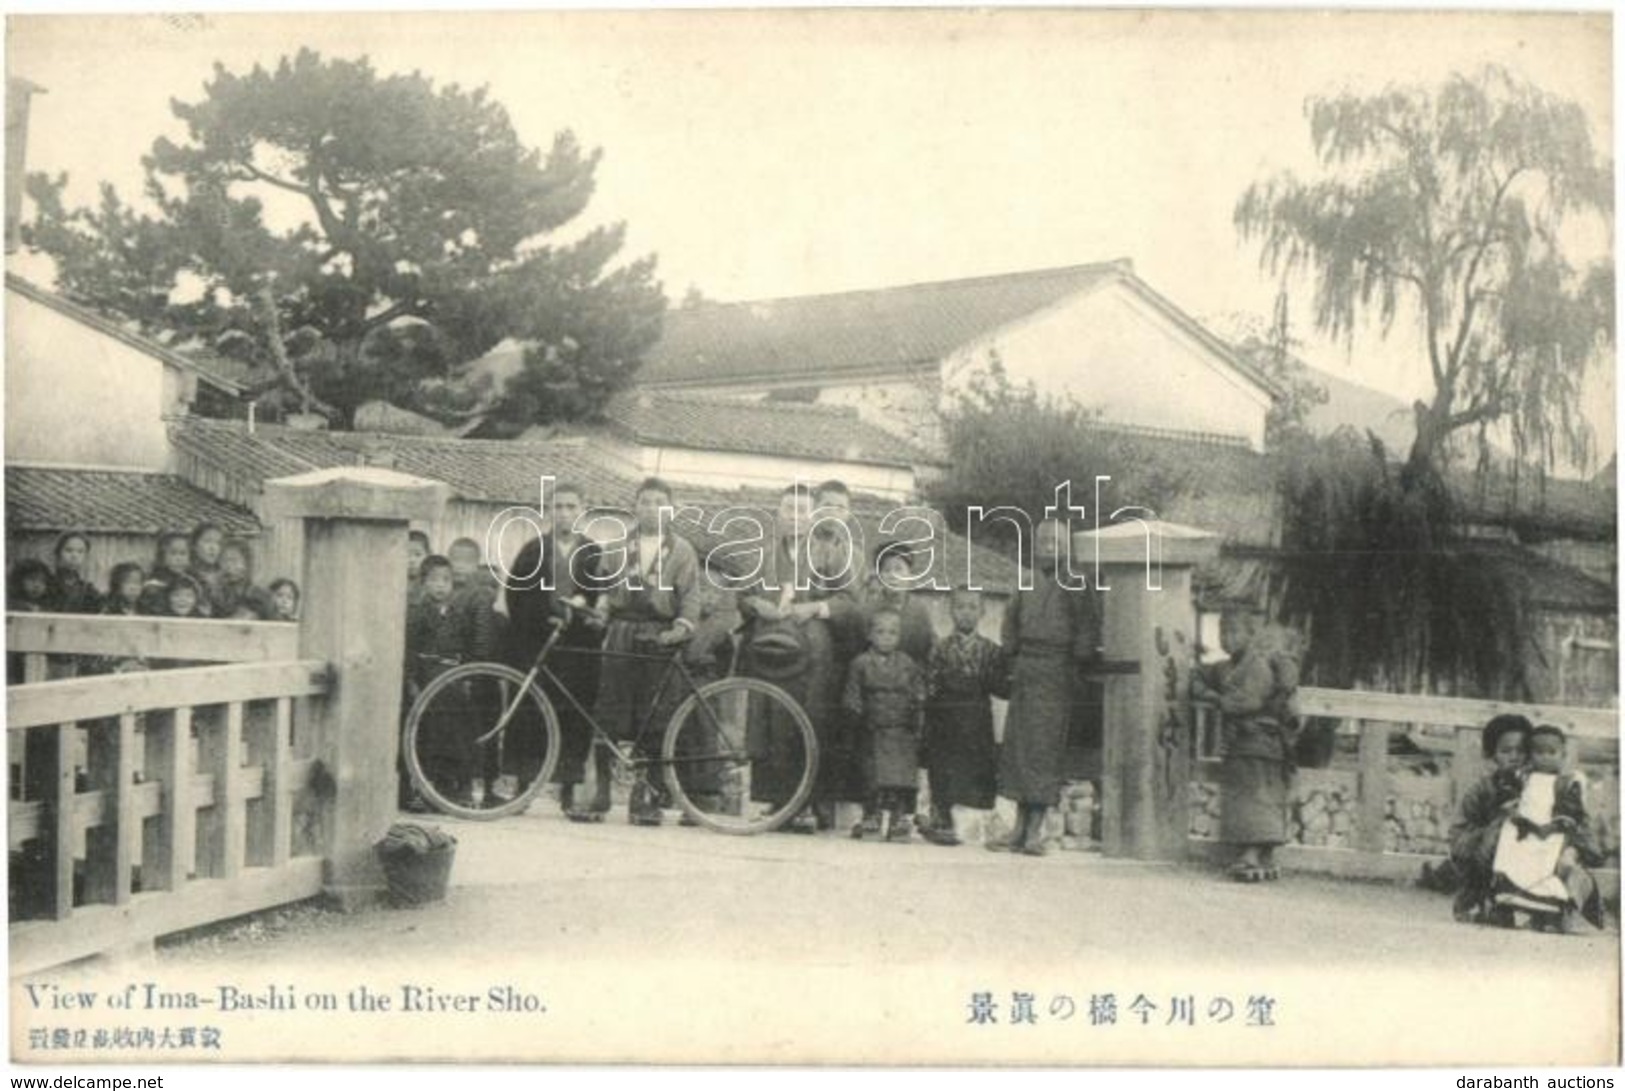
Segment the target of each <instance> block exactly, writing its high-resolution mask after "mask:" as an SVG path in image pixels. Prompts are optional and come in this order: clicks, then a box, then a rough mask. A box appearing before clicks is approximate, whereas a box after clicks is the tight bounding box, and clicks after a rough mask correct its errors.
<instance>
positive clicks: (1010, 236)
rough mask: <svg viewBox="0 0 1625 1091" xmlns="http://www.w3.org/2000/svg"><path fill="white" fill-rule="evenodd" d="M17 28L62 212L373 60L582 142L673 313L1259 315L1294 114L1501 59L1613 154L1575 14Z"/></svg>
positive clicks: (188, 20)
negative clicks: (1271, 191) (1003, 302)
mask: <svg viewBox="0 0 1625 1091" xmlns="http://www.w3.org/2000/svg"><path fill="white" fill-rule="evenodd" d="M8 30H9V33H8V42H7V46H8V62H9V65H10V71H11V72H12V73H14V74H16V75H21V76H26V77H27V78H29V79H31V80H33V81H35V82H36V83H39V84H41V85H43V86H44V87H45V88H46V89H47V91H48V93H47V94H46V95H44V96H42V97H40V98H38V99H36V100H35V106H34V124H33V131H32V133H31V135H30V146H29V161H30V166H31V168H33V169H41V170H50V171H53V172H54V171H61V170H65V171H67V172H68V173H69V174H70V176H71V178H72V179H73V183H74V190H73V195H74V196H75V197H77V198H80V199H89V198H91V197H92V196H93V194H94V185H95V183H96V182H98V181H100V180H102V179H107V180H111V181H113V182H115V183H116V184H118V185H119V187H120V188H121V189H123V190H125V191H127V192H128V193H130V194H131V195H134V193H135V192H136V189H137V187H138V186H139V182H140V177H141V176H140V171H139V166H138V161H139V159H140V156H141V155H142V154H143V153H144V152H145V151H146V150H147V148H148V147H149V146H150V144H151V142H152V140H153V138H154V137H155V136H156V135H158V134H159V133H160V132H169V133H172V134H176V133H177V130H176V125H175V122H174V121H173V118H172V116H171V115H170V113H169V107H168V103H169V100H170V98H171V97H179V98H181V99H183V100H191V99H196V98H198V97H201V94H202V89H203V83H204V81H205V80H206V79H207V78H208V76H209V74H210V71H211V68H212V65H213V64H214V62H215V61H221V62H223V63H224V64H225V65H226V66H227V67H228V68H229V69H232V70H234V71H241V70H246V69H247V68H249V67H251V66H252V65H253V64H254V63H256V62H258V63H263V64H267V65H270V64H274V63H275V62H276V60H277V59H278V58H279V57H281V56H282V55H284V54H286V53H289V52H292V51H294V50H296V49H298V48H299V47H300V46H307V45H308V46H311V47H313V48H316V49H318V50H320V51H321V52H323V53H326V54H330V55H335V56H346V57H349V56H357V55H360V54H366V55H368V56H370V57H371V58H372V60H373V63H374V64H375V66H376V67H378V68H379V69H380V70H381V71H384V72H394V71H402V70H411V69H419V70H421V71H423V72H424V73H426V74H428V75H430V76H432V77H434V78H435V79H437V80H439V81H445V82H456V83H460V84H463V85H465V86H475V85H480V84H486V85H489V87H490V88H491V91H492V94H493V95H494V96H495V97H496V98H497V99H498V100H499V101H501V102H502V103H504V104H505V105H506V106H507V107H508V109H509V110H510V112H511V113H512V115H513V118H514V122H515V125H516V126H517V128H518V130H519V132H520V134H521V136H522V137H523V138H525V139H526V140H527V141H529V142H531V143H534V144H537V145H542V146H545V145H546V144H547V143H548V142H549V141H550V139H551V136H552V134H553V132H554V131H555V130H557V129H561V128H570V129H573V130H574V131H575V132H576V133H577V135H578V136H579V137H580V138H581V139H582V141H583V142H584V143H586V144H587V145H589V146H599V147H602V148H603V149H604V152H605V156H604V162H603V165H602V167H601V170H600V174H599V188H598V192H597V196H596V197H595V199H594V201H593V203H592V205H591V206H590V207H589V210H588V213H587V219H589V220H591V221H594V222H598V221H609V220H624V221H625V222H626V223H627V224H628V225H629V229H630V235H629V247H628V254H629V255H635V254H643V253H648V252H654V253H656V254H658V255H659V259H660V271H661V276H662V279H663V280H664V282H665V284H666V288H667V292H668V295H670V296H671V297H672V298H673V299H676V298H680V297H681V295H682V294H683V292H684V291H685V290H686V289H687V288H689V287H690V286H691V285H692V286H697V287H699V288H700V289H701V290H702V291H704V292H705V294H706V295H707V296H710V297H712V298H715V299H746V298H759V297H770V296H782V295H795V294H801V293H809V292H823V291H836V290H841V289H846V288H859V287H873V286H882V285H890V284H904V283H911V282H916V281H923V280H939V279H948V278H953V277H961V276H972V275H978V274H986V273H999V272H1008V271H1012V270H1021V269H1036V268H1043V267H1048V266H1058V265H1071V264H1077V263H1081V262H1090V261H1100V260H1107V259H1113V258H1120V257H1127V258H1131V259H1133V261H1134V264H1135V268H1136V270H1137V271H1138V272H1139V273H1140V274H1141V275H1142V276H1143V277H1145V278H1146V280H1148V281H1149V282H1150V283H1151V284H1152V285H1153V286H1155V287H1156V288H1157V289H1158V290H1160V291H1162V292H1163V293H1164V294H1166V295H1168V296H1169V297H1171V298H1172V299H1173V300H1174V301H1175V302H1176V303H1178V304H1179V305H1180V306H1182V307H1184V308H1185V309H1186V310H1188V311H1190V312H1191V313H1193V314H1196V315H1198V316H1200V317H1214V316H1219V315H1223V314H1226V313H1230V312H1256V313H1259V314H1268V313H1269V310H1270V306H1271V303H1272V300H1273V297H1274V293H1275V289H1276V285H1275V283H1274V282H1273V281H1271V280H1269V279H1268V278H1266V277H1264V276H1263V275H1261V274H1260V273H1259V271H1258V268H1257V263H1256V260H1255V256H1254V255H1253V254H1252V253H1250V252H1248V251H1245V250H1243V249H1242V248H1241V247H1240V246H1239V245H1238V242H1237V239H1236V235H1235V232H1234V229H1233V228H1232V226H1231V218H1230V217H1231V209H1232V207H1233V205H1234V203H1235V199H1236V197H1237V195H1238V194H1239V193H1240V192H1241V191H1242V190H1243V189H1244V188H1245V187H1246V186H1247V184H1248V183H1249V182H1251V181H1253V180H1254V179H1256V178H1259V177H1261V176H1263V175H1265V174H1267V173H1270V172H1273V171H1275V170H1278V169H1282V168H1290V169H1295V170H1299V171H1303V170H1305V169H1311V168H1312V166H1313V163H1312V159H1311V156H1310V149H1309V144H1308V136H1307V126H1306V124H1305V121H1304V119H1303V113H1302V107H1303V101H1304V99H1305V97H1306V96H1308V95H1311V94H1315V93H1322V92H1327V91H1332V90H1336V89H1340V88H1343V87H1352V88H1356V89H1374V88H1377V87H1380V86H1382V85H1383V84H1385V83H1388V82H1392V81H1403V82H1423V83H1437V82H1438V81H1439V80H1440V79H1442V78H1443V77H1444V76H1446V75H1447V74H1449V73H1450V72H1451V71H1452V70H1469V69H1473V68H1476V67H1477V66H1479V65H1481V64H1483V63H1485V62H1490V61H1493V62H1498V63H1502V64H1506V65H1508V66H1510V67H1512V68H1514V69H1515V70H1517V71H1519V72H1521V73H1522V74H1524V75H1526V76H1528V77H1529V78H1531V79H1533V80H1535V81H1537V82H1538V83H1540V84H1542V85H1543V86H1545V87H1546V88H1548V89H1549V90H1552V91H1555V92H1558V93H1560V94H1563V95H1566V96H1569V97H1572V98H1575V99H1577V100H1578V101H1579V102H1581V104H1582V105H1583V106H1584V107H1585V109H1586V111H1587V113H1588V114H1589V116H1590V118H1591V120H1592V123H1593V126H1594V135H1595V137H1596V139H1597V141H1598V142H1599V144H1601V145H1602V146H1611V145H1612V143H1613V110H1612V98H1611V96H1612V87H1611V27H1610V25H1609V22H1608V20H1607V17H1606V16H1601V15H1595V14H1593V15H1589V16H1572V15H1541V16H1528V15H1522V16H1520V15H1512V14H1483V13H1465V12H1457V13H1446V14H1441V15H1432V14H1421V13H1401V12H1386V13H1373V14H1355V13H1332V14H1302V13H1292V12H1284V11H1257V12H1252V13H1245V14H1229V13H1225V14H1220V13H1213V12H1199V11H1197V12H1192V11H1186V12H1170V13H1156V14H1153V13H1107V12H1081V11H1073V12H1041V11H1024V10H1004V11H999V12H991V13H990V12H971V11H961V12H949V13H942V12H921V11H912V12H908V11H905V12H859V11H851V10H848V11H837V12H830V11H819V12H789V11H765V12H763V11H757V12H743V13H728V14H715V13H701V12H680V11H666V12H642V13H633V14H613V13H597V12H568V13H558V12H555V13H544V14H528V13H517V12H503V13H495V14H487V15H462V16H455V17H451V16H443V15H432V14H428V13H417V14H388V15H385V14H376V13H374V14H364V15H351V16H333V15H303V16H297V17H293V16H270V15H232V14H211V15H204V16H170V17H139V16H115V17H95V16H78V17H40V16H22V17H16V16H14V17H13V18H12V19H11V20H10V21H9V27H8ZM177 135H178V134H177ZM1596 245H1597V246H1599V247H1601V246H1605V245H1606V242H1605V241H1599V242H1598V243H1597V244H1596ZM1297 313H1298V314H1299V315H1300V316H1301V317H1302V319H1303V320H1305V321H1307V316H1308V299H1307V297H1306V296H1305V297H1304V298H1303V299H1302V301H1301V303H1300V304H1299V306H1298V307H1297ZM1300 334H1301V335H1303V336H1305V337H1306V338H1308V339H1309V341H1310V343H1309V345H1308V347H1307V349H1306V351H1305V355H1306V356H1307V357H1308V358H1309V359H1310V360H1311V362H1313V363H1316V364H1317V365H1319V366H1321V367H1324V368H1326V369H1327V370H1331V371H1334V372H1336V373H1337V374H1339V375H1342V376H1344V377H1346V378H1350V379H1354V380H1356V381H1361V382H1365V383H1367V384H1368V385H1372V386H1376V387H1379V388H1382V389H1386V390H1389V391H1392V392H1395V393H1399V394H1403V395H1416V394H1420V393H1425V389H1426V387H1425V384H1426V380H1425V368H1423V367H1422V366H1421V365H1420V364H1419V362H1418V361H1417V359H1416V357H1415V355H1414V351H1413V346H1414V342H1412V341H1410V339H1409V337H1408V336H1407V334H1406V333H1405V332H1404V331H1401V333H1400V334H1399V335H1398V337H1397V339H1396V340H1393V341H1390V342H1389V343H1388V344H1386V345H1385V344H1382V343H1379V342H1378V341H1376V339H1375V338H1372V339H1371V340H1369V341H1366V340H1364V339H1362V341H1360V342H1358V343H1357V344H1356V345H1355V347H1354V350H1353V352H1352V353H1351V352H1350V351H1349V348H1348V346H1347V345H1341V344H1339V345H1333V344H1328V343H1326V342H1324V341H1322V340H1320V339H1317V338H1313V337H1312V333H1311V331H1309V330H1307V329H1303V330H1300ZM1606 393H1607V397H1608V401H1609V403H1611V402H1612V388H1611V386H1609V387H1608V388H1607V391H1606ZM1610 408H1611V404H1610ZM1606 416H1607V419H1606V421H1604V423H1605V426H1606V427H1607V428H1608V430H1610V431H1611V428H1612V425H1611V413H1610V414H1608V415H1606ZM1606 446H1607V448H1608V449H1612V442H1611V439H1610V440H1609V441H1608V442H1607V444H1606Z"/></svg>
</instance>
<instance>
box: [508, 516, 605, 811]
mask: <svg viewBox="0 0 1625 1091" xmlns="http://www.w3.org/2000/svg"><path fill="white" fill-rule="evenodd" d="M598 563H599V558H598V546H597V544H596V543H595V542H593V541H592V540H591V539H589V538H583V537H578V538H576V540H575V541H574V542H573V543H572V544H571V547H570V552H569V553H568V555H567V556H566V557H565V558H564V560H563V563H560V555H559V541H558V538H557V536H556V535H553V534H548V535H545V536H543V537H540V538H533V539H531V540H530V541H529V542H527V543H526V544H525V546H524V548H522V549H521V550H520V551H519V555H518V556H517V557H515V558H514V562H513V565H512V566H511V568H510V572H511V575H510V576H509V579H508V630H507V634H506V639H505V640H504V642H503V643H504V648H503V653H502V657H503V659H504V661H506V662H507V663H508V664H509V665H510V666H512V667H513V668H514V669H516V670H519V671H529V670H530V668H531V665H532V664H533V663H534V662H535V661H536V656H537V655H539V654H540V653H541V650H542V645H544V644H545V643H546V642H547V638H548V636H549V635H550V634H551V632H552V628H551V627H550V625H549V621H550V620H551V619H552V618H555V617H559V618H562V617H563V616H564V615H565V613H566V609H565V607H564V603H565V601H566V600H567V599H571V598H574V597H575V596H577V595H580V596H581V597H582V598H584V599H585V600H586V601H587V604H588V605H589V606H593V605H595V604H596V603H597V601H598V592H597V590H596V589H594V588H592V587H590V586H589V585H590V583H591V581H590V580H589V579H588V578H587V577H588V575H589V574H590V573H592V572H594V571H596V570H597V568H598ZM602 642H603V630H602V629H596V628H594V627H593V626H591V625H589V624H588V623H587V620H586V618H585V617H584V616H581V615H579V614H577V615H572V616H571V620H570V622H569V624H568V625H566V626H565V627H564V631H563V632H562V633H560V634H559V639H558V642H557V643H556V644H554V646H553V650H552V651H551V652H549V653H548V657H547V669H548V671H549V672H550V673H552V675H553V676H554V677H555V678H557V679H558V682H559V684H558V685H555V684H554V683H552V682H550V681H547V680H545V679H544V680H543V681H542V689H543V691H544V692H546V694H547V696H548V699H549V700H550V701H551V702H552V703H553V709H554V711H555V712H557V713H558V717H559V736H560V737H559V759H558V764H557V765H555V766H554V768H553V780H554V782H555V783H558V784H580V783H581V782H582V780H583V779H584V777H585V774H586V761H587V755H588V753H589V752H590V751H591V749H592V727H591V726H590V725H589V724H588V723H587V719H586V716H585V714H584V711H583V710H586V709H591V708H592V707H593V704H594V702H595V701H596V700H597V699H598V664H599V659H598V656H597V654H596V653H597V650H598V646H599V644H601V643H602ZM566 692H568V694H569V696H566V695H565V694H566ZM572 698H573V700H572ZM528 736H529V737H539V736H535V735H534V733H528ZM522 737H524V736H522ZM539 757H540V755H533V754H528V753H525V752H524V749H523V748H521V752H520V753H519V754H517V755H516V758H517V760H518V761H519V762H520V763H527V762H529V761H532V760H537V759H538V758H539ZM522 768H523V765H521V769H522ZM521 775H522V773H521Z"/></svg>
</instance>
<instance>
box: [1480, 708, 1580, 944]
mask: <svg viewBox="0 0 1625 1091" xmlns="http://www.w3.org/2000/svg"><path fill="white" fill-rule="evenodd" d="M1567 751H1568V744H1567V740H1566V739H1565V738H1564V735H1563V730H1562V728H1559V727H1554V726H1553V725H1551V724H1542V725H1541V726H1539V727H1537V728H1535V729H1534V730H1533V731H1531V732H1530V733H1529V769H1528V772H1527V773H1525V774H1524V777H1523V787H1522V789H1521V790H1520V791H1519V793H1518V797H1517V799H1516V801H1515V802H1513V803H1511V804H1509V805H1507V806H1506V807H1505V810H1506V812H1507V818H1506V821H1505V822H1503V823H1502V824H1501V832H1500V836H1499V837H1498V839H1497V842H1496V846H1495V877H1494V880H1493V884H1494V885H1493V890H1494V894H1495V905H1496V907H1497V909H1498V910H1502V911H1507V910H1510V911H1511V914H1512V917H1511V920H1510V922H1509V923H1511V924H1512V926H1513V927H1524V926H1533V927H1536V928H1539V929H1542V930H1549V931H1562V932H1568V933H1574V932H1579V931H1581V928H1580V919H1581V918H1582V917H1583V918H1584V919H1585V920H1587V921H1589V922H1590V923H1591V924H1592V925H1594V926H1595V927H1598V928H1601V927H1602V926H1603V912H1602V898H1601V896H1600V894H1599V893H1598V890H1597V883H1596V880H1595V879H1593V878H1592V876H1591V873H1590V872H1589V871H1587V870H1586V866H1587V865H1590V866H1593V867H1594V866H1596V865H1597V864H1600V863H1601V862H1602V854H1601V853H1600V852H1599V851H1598V849H1597V842H1596V836H1595V833H1594V831H1593V830H1592V826H1591V821H1590V818H1589V816H1588V815H1587V813H1586V804H1585V781H1584V780H1583V779H1581V777H1580V776H1579V775H1578V774H1575V773H1568V772H1564V771H1563V765H1564V762H1565V759H1566V758H1567V756H1568V752H1567Z"/></svg>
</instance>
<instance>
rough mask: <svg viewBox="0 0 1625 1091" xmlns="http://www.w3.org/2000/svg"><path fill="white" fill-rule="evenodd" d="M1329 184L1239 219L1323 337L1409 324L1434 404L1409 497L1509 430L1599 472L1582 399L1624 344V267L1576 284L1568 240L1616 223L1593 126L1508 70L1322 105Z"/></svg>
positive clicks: (1268, 193)
mask: <svg viewBox="0 0 1625 1091" xmlns="http://www.w3.org/2000/svg"><path fill="white" fill-rule="evenodd" d="M1306 113H1307V115H1308V119H1309V132H1310V136H1311V138H1312V140H1313V142H1314V148H1315V153H1316V156H1317V158H1318V159H1319V161H1320V165H1321V168H1322V177H1319V178H1316V179H1313V180H1304V179H1300V178H1297V177H1294V176H1292V175H1283V176H1280V177H1276V178H1272V179H1269V180H1267V181H1263V182H1259V183H1257V184H1255V185H1253V186H1251V187H1250V188H1249V189H1248V190H1247V191H1246V192H1245V193H1244V194H1243V195H1242V197H1241V199H1240V201H1239V202H1238V203H1237V204H1236V209H1235V223H1236V227H1237V229H1238V230H1239V232H1240V234H1241V237H1242V239H1243V240H1244V241H1246V242H1249V243H1254V244H1257V246H1258V248H1259V251H1260V255H1261V258H1262V263H1263V265H1264V267H1265V268H1266V269H1267V270H1269V271H1270V272H1271V273H1274V274H1277V275H1281V276H1286V277H1296V276H1306V277H1308V278H1309V279H1310V280H1311V281H1312V282H1313V285H1314V320H1315V324H1316V326H1317V327H1318V328H1319V329H1320V330H1321V331H1322V332H1324V333H1327V334H1330V335H1332V336H1342V335H1348V334H1351V333H1352V332H1353V331H1354V329H1355V328H1356V326H1357V325H1359V324H1360V323H1362V322H1364V321H1367V320H1370V319H1375V320H1376V321H1377V322H1378V323H1379V324H1380V327H1381V329H1382V330H1383V332H1384V333H1387V332H1389V331H1390V330H1391V329H1392V328H1393V326H1394V324H1395V322H1396V321H1397V320H1399V319H1400V318H1401V317H1404V318H1407V319H1413V320H1415V323H1416V328H1417V329H1418V330H1419V331H1420V333H1421V358H1420V359H1419V360H1418V361H1417V363H1418V365H1419V366H1420V367H1422V368H1425V369H1426V373H1427V374H1428V376H1429V377H1430V378H1431V380H1432V394H1431V396H1430V397H1429V398H1427V399H1425V400H1418V401H1417V402H1416V403H1415V405H1414V407H1413V410H1414V414H1415V421H1416V437H1415V441H1414V442H1413V443H1412V445H1411V450H1410V452H1409V455H1408V457H1407V459H1406V463H1405V473H1406V477H1407V480H1408V481H1415V480H1417V479H1419V478H1421V477H1425V476H1428V475H1430V474H1433V473H1436V472H1437V471H1438V470H1439V469H1440V468H1441V466H1442V464H1443V462H1444V461H1446V459H1447V455H1448V446H1449V443H1450V440H1451V438H1452V437H1453V436H1454V435H1455V434H1457V433H1459V432H1461V431H1462V430H1464V429H1475V428H1476V429H1479V430H1480V431H1482V430H1484V429H1487V428H1489V427H1490V426H1492V425H1494V424H1495V423H1496V422H1501V421H1505V422H1506V423H1507V424H1509V425H1510V428H1511V433H1512V436H1513V438H1514V440H1515V443H1516V448H1517V454H1518V455H1519V456H1521V457H1524V458H1532V459H1534V460H1535V461H1537V462H1540V463H1542V464H1544V465H1545V466H1547V467H1548V468H1549V467H1550V466H1551V465H1552V464H1553V463H1554V462H1555V461H1556V460H1557V459H1558V458H1559V457H1562V458H1567V459H1570V460H1572V461H1575V462H1584V461H1585V460H1586V459H1587V458H1588V457H1589V455H1590V445H1589V436H1588V433H1587V429H1586V427H1585V424H1584V418H1583V417H1582V415H1581V413H1580V404H1579V403H1580V389H1581V383H1582V380H1583V379H1584V376H1585V371H1586V368H1587V366H1588V365H1589V364H1590V363H1591V362H1592V361H1593V360H1594V359H1595V358H1596V356H1597V351H1596V350H1597V345H1598V341H1599V339H1600V338H1603V337H1605V336H1606V335H1607V334H1608V333H1609V331H1611V329H1612V323H1613V314H1612V300H1613V268H1612V265H1611V264H1607V263H1595V264H1592V265H1590V266H1589V267H1587V268H1585V269H1580V268H1577V267H1576V266H1575V265H1574V263H1573V261H1572V260H1571V258H1570V256H1569V254H1568V252H1567V248H1566V247H1565V242H1564V239H1565V234H1564V232H1565V228H1568V227H1570V226H1571V225H1572V224H1573V223H1574V222H1575V221H1576V220H1580V219H1584V218H1586V217H1591V216H1597V217H1606V216H1608V215H1609V214H1611V212H1612V208H1611V195H1612V192H1613V179H1612V169H1611V165H1610V164H1609V163H1607V162H1606V161H1605V160H1604V159H1603V157H1602V156H1601V155H1600V154H1599V152H1598V150H1597V148H1596V147H1595V146H1594V145H1593V143H1592V139H1591V132H1590V127H1589V124H1588V122H1587V119H1586V116H1585V113H1584V111H1583V110H1582V109H1581V108H1580V106H1579V105H1578V104H1576V103H1574V102H1571V101H1568V100H1565V99H1562V98H1559V97H1557V96H1554V95H1551V94H1548V93H1547V92H1545V91H1542V90H1541V89H1539V88H1537V87H1535V86H1533V85H1531V84H1529V83H1526V82H1523V81H1520V80H1518V79H1517V78H1515V77H1514V76H1512V75H1511V74H1510V73H1508V72H1507V71H1505V70H1504V69H1500V68H1486V69H1484V70H1483V71H1481V72H1479V73H1477V74H1476V75H1474V76H1471V77H1468V76H1461V75H1457V76H1453V77H1451V78H1450V79H1449V80H1447V81H1446V82H1445V84H1444V85H1443V86H1442V87H1440V88H1438V89H1437V90H1435V91H1432V92H1429V91H1426V90H1421V89H1415V88H1391V89H1389V90H1387V91H1384V92H1382V93H1380V94H1377V95H1373V96H1369V97H1362V96H1359V95H1354V94H1341V95H1335V96H1331V97H1326V98H1312V99H1310V100H1309V102H1308V105H1307V109H1306Z"/></svg>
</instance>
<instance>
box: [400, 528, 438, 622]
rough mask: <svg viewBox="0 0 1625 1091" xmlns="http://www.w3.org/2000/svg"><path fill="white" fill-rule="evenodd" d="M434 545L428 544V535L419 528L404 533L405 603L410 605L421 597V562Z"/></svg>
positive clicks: (432, 550)
mask: <svg viewBox="0 0 1625 1091" xmlns="http://www.w3.org/2000/svg"><path fill="white" fill-rule="evenodd" d="M433 552H434V547H433V546H431V545H430V544H429V536H428V535H427V534H425V533H423V532H422V531H421V530H413V531H408V532H407V535H406V605H407V606H408V607H411V606H412V605H413V604H414V603H416V602H417V601H418V599H421V598H422V597H423V562H424V561H425V560H427V559H428V557H429V554H431V553H433Z"/></svg>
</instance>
